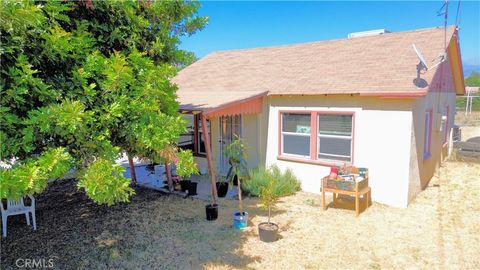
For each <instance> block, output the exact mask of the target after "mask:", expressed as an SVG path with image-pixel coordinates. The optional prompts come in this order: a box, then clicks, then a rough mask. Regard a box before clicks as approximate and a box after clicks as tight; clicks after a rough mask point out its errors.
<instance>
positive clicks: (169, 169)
mask: <svg viewBox="0 0 480 270" xmlns="http://www.w3.org/2000/svg"><path fill="white" fill-rule="evenodd" d="M165 174H166V175H167V183H168V190H170V191H173V190H174V187H173V181H172V167H171V166H170V164H169V163H165Z"/></svg>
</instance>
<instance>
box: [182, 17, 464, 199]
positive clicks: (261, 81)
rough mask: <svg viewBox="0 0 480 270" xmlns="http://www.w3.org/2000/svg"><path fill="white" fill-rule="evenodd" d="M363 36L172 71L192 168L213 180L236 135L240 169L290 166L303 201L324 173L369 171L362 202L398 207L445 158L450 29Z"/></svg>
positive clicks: (452, 52) (453, 78) (453, 37)
mask: <svg viewBox="0 0 480 270" xmlns="http://www.w3.org/2000/svg"><path fill="white" fill-rule="evenodd" d="M371 33H373V34H370V35H369V34H365V33H364V34H361V35H351V38H347V39H340V40H331V41H320V42H311V43H304V44H294V45H285V46H275V47H267V48H255V49H242V50H232V51H220V52H214V53H212V54H209V55H207V56H205V57H204V58H202V59H200V60H199V61H197V62H195V63H193V64H192V65H190V66H188V67H187V68H185V69H183V70H181V71H180V72H179V73H178V75H177V76H176V77H175V78H174V82H175V83H176V84H177V85H178V92H177V95H178V101H179V102H180V105H181V106H180V107H181V110H182V113H185V114H190V116H189V121H190V126H191V127H192V128H191V131H192V132H191V134H190V136H191V137H192V139H191V140H190V141H191V145H190V146H189V147H190V148H191V149H193V151H194V153H195V155H196V161H197V162H198V164H199V165H200V167H201V168H204V169H203V170H204V171H205V170H206V168H207V165H208V161H209V160H210V161H211V164H210V166H211V167H210V169H211V170H215V171H217V172H218V173H225V170H226V169H227V168H228V164H227V161H226V160H225V158H224V157H223V155H222V152H223V151H224V149H225V147H226V146H227V145H228V144H229V143H230V142H231V141H232V140H233V138H234V135H235V134H237V135H238V136H240V137H241V138H243V139H244V141H245V142H246V144H247V145H248V146H249V150H248V152H249V153H248V154H249V155H248V160H247V161H248V164H249V166H251V167H254V166H257V165H266V166H270V165H272V164H276V165H278V166H279V167H280V168H282V169H287V168H290V169H292V170H293V172H294V173H295V175H296V176H297V177H298V178H299V179H300V180H301V184H302V189H303V190H304V191H307V192H315V193H319V192H320V179H321V177H323V176H325V175H328V174H329V172H330V166H333V165H343V164H345V163H347V164H353V165H355V166H358V167H367V168H369V174H370V186H371V187H372V199H373V200H374V201H377V202H380V203H384V204H387V205H391V206H396V207H406V206H407V205H408V203H409V202H410V201H411V200H412V199H413V198H415V196H416V195H417V194H418V193H419V192H420V191H421V190H422V189H425V188H426V186H427V184H428V182H429V180H430V179H431V178H432V176H433V175H434V172H435V170H436V168H437V167H438V166H439V165H440V163H441V162H442V160H443V158H444V157H445V156H446V155H448V150H449V148H450V144H449V140H450V138H451V137H452V136H451V130H452V129H451V128H452V126H453V124H454V115H455V97H456V95H463V94H464V92H465V85H464V81H463V71H462V63H461V56H460V49H459V43H458V42H459V41H458V30H457V29H456V28H455V27H452V26H450V27H447V28H446V29H445V28H438V27H437V28H430V29H420V30H413V31H406V32H397V33H390V32H387V31H373V32H371ZM352 36H353V37H352ZM413 44H415V46H413ZM414 47H415V49H414ZM416 50H417V51H418V55H417V53H416ZM421 57H423V58H424V62H425V63H423V64H422V63H421V62H420V60H419V59H420V58H421ZM437 64H438V65H437ZM427 66H428V69H427V68H426V67H427ZM207 120H208V121H207ZM202 125H203V126H202ZM207 132H208V133H209V136H208V137H207V140H206V141H205V140H204V136H203V134H205V133H207ZM210 142H211V146H210V147H209V144H210ZM205 143H207V145H205ZM208 149H211V151H208ZM208 156H210V157H211V159H208V158H206V157H208Z"/></svg>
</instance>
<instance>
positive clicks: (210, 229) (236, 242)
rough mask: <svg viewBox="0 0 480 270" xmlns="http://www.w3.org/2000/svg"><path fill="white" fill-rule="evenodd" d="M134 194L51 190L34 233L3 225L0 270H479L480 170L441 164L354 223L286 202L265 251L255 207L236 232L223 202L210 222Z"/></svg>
mask: <svg viewBox="0 0 480 270" xmlns="http://www.w3.org/2000/svg"><path fill="white" fill-rule="evenodd" d="M62 185H63V186H65V187H63V189H61V188H60V187H59V186H62ZM64 191H67V193H65V192H64ZM62 192H63V193H62ZM138 193H139V194H138V195H137V196H136V198H135V199H134V200H133V201H132V203H130V204H125V205H118V206H114V207H112V208H106V207H99V206H95V205H93V204H90V203H89V202H88V200H86V198H85V197H84V195H83V194H81V193H78V192H75V190H74V188H73V185H72V184H70V183H68V182H61V183H59V184H57V186H56V187H55V189H53V190H52V188H50V189H49V194H50V195H47V194H45V195H43V196H44V197H40V198H39V214H38V223H39V226H40V227H39V230H38V231H37V232H32V231H30V230H28V229H27V228H26V226H25V225H24V220H22V219H20V218H19V219H15V220H13V219H12V222H10V223H9V225H10V226H9V236H8V238H7V239H6V240H2V242H1V244H2V247H1V254H2V258H1V262H2V268H9V267H10V266H13V264H14V262H15V260H16V259H17V258H42V257H48V256H54V257H55V265H56V267H57V268H60V269H70V268H82V269H100V268H101V269H105V268H111V269H117V268H123V269H124V268H129V269H131V268H142V269H151V268H165V269H202V268H204V269H225V268H255V269H319V268H321V269H332V268H337V269H338V268H342V269H345V268H349V269H351V268H355V269H365V268H373V269H378V268H387V269H391V268H401V269H404V268H421V269H438V268H440V269H444V268H445V269H450V268H462V269H472V268H478V267H479V266H480V257H479V256H478V255H479V254H480V245H479V244H478V243H480V234H479V232H478V230H479V224H480V200H479V199H478V198H479V197H480V164H469V163H459V162H447V163H446V164H445V166H444V167H443V168H442V169H441V170H440V171H439V173H438V176H436V177H434V179H432V181H431V182H430V187H428V188H427V189H426V190H425V191H424V192H422V193H421V194H420V195H419V196H418V197H417V198H416V200H415V201H413V202H412V203H411V205H410V206H409V207H408V208H407V209H396V208H391V207H387V206H384V205H380V204H377V203H374V204H373V205H372V206H371V207H370V208H368V209H367V210H366V211H365V212H363V213H362V214H361V215H360V217H358V218H355V214H354V211H351V210H345V209H333V208H329V209H328V210H327V211H322V210H321V208H320V196H318V195H313V194H307V193H298V194H297V195H295V196H291V197H287V198H284V199H282V201H281V202H280V203H279V204H278V207H277V209H276V210H275V212H274V218H273V220H274V221H276V222H278V223H279V225H280V229H281V239H280V240H279V241H277V242H275V243H269V244H267V243H263V242H261V241H260V240H259V239H258V235H257V227H256V225H257V224H258V223H260V222H262V221H265V219H266V216H265V214H266V213H265V211H264V210H263V209H261V208H258V207H257V200H256V199H247V200H246V202H245V204H246V208H247V210H248V211H249V213H250V215H251V222H250V224H249V227H248V228H247V229H245V230H243V231H236V230H234V229H232V228H231V214H232V212H233V210H234V209H235V208H236V202H235V201H222V202H221V203H220V205H221V208H220V215H219V219H218V220H217V221H214V222H208V221H206V220H205V213H204V211H205V210H204V204H205V203H204V202H202V201H198V200H192V199H182V198H179V197H175V196H166V195H161V194H159V193H156V192H153V191H148V190H143V189H139V190H138ZM52 194H53V195H52ZM52 205H54V206H52ZM343 205H344V206H346V207H352V206H353V205H351V202H349V201H347V200H346V201H345V202H344V204H343ZM72 211H73V214H69V213H70V212H72Z"/></svg>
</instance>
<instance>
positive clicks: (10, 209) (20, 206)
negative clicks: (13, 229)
mask: <svg viewBox="0 0 480 270" xmlns="http://www.w3.org/2000/svg"><path fill="white" fill-rule="evenodd" d="M28 197H29V198H30V200H31V201H32V203H31V205H30V206H26V205H25V203H24V202H23V198H20V199H19V200H17V201H15V200H10V199H7V209H4V208H3V202H1V201H0V207H1V208H2V209H1V210H2V231H3V237H7V218H8V217H9V216H16V215H21V214H25V218H26V219H27V225H28V226H30V215H29V214H30V213H31V214H32V221H33V230H37V222H36V221H35V198H33V196H32V195H28Z"/></svg>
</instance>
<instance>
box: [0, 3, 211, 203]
mask: <svg viewBox="0 0 480 270" xmlns="http://www.w3.org/2000/svg"><path fill="white" fill-rule="evenodd" d="M198 8H199V3H198V2H185V1H128V0H125V1H120V0H118V1H117V0H111V1H92V0H84V1H76V2H74V1H72V2H69V1H46V2H43V1H35V2H34V1H19V0H17V1H13V0H12V1H2V2H1V9H0V30H1V44H2V46H1V49H0V56H1V62H0V68H1V80H0V93H1V100H0V113H1V114H0V122H1V127H0V145H1V146H0V151H1V152H0V160H1V161H4V162H5V161H10V160H11V159H17V161H16V162H15V164H14V166H13V167H12V168H11V169H8V170H1V171H0V176H1V179H0V184H1V186H0V195H1V197H2V198H5V197H18V196H22V195H24V194H26V193H32V192H41V191H42V190H43V189H44V188H45V186H46V181H47V180H48V179H51V178H55V177H59V176H62V173H63V174H65V172H66V171H68V168H70V167H71V166H73V167H74V168H76V169H77V170H76V171H77V177H78V178H79V179H80V182H79V188H84V189H85V190H86V192H87V195H88V196H89V197H91V198H92V199H94V200H95V201H96V202H98V203H105V204H113V203H115V202H118V201H127V200H128V198H129V195H131V194H132V192H133V191H132V190H131V189H130V188H129V187H128V179H126V178H124V177H123V174H122V173H121V170H120V168H118V166H116V165H115V163H114V160H115V159H116V158H118V157H119V155H120V153H121V152H122V151H126V152H128V153H129V154H132V155H137V156H140V157H145V158H151V159H153V160H157V159H160V158H161V157H162V153H163V151H164V149H165V148H168V147H169V146H170V145H172V144H174V143H175V141H176V140H177V138H178V137H179V135H180V134H181V133H182V132H184V129H185V125H184V122H183V120H182V118H181V116H180V115H179V113H178V104H177V102H176V97H175V91H176V86H175V85H174V84H172V83H171V82H170V79H171V78H172V77H173V76H174V75H175V73H176V71H177V70H178V69H179V68H181V67H183V66H185V65H188V64H189V63H191V61H192V60H193V59H194V56H193V54H191V53H188V52H185V51H182V50H180V49H179V48H178V44H179V42H180V37H181V36H185V35H187V36H188V35H191V34H193V33H195V32H196V31H198V30H200V29H202V28H203V27H204V25H205V23H206V18H205V17H201V16H198V15H197V10H198ZM42 158H43V161H42ZM180 158H182V159H187V160H188V158H189V157H188V155H186V154H182V155H180ZM45 160H54V161H55V163H54V165H48V164H47V163H48V162H45ZM184 163H185V162H184ZM52 164H53V163H52ZM186 164H190V163H189V162H186ZM187 170H188V169H187ZM99 176H102V177H101V179H100V177H99ZM26 179H28V180H26Z"/></svg>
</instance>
